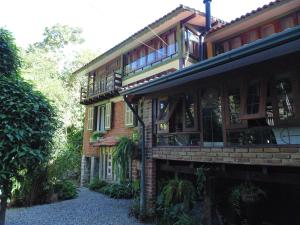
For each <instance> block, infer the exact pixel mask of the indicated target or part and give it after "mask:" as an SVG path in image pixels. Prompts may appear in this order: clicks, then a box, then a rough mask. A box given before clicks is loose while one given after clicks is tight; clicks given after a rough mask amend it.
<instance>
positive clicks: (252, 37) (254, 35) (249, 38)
mask: <svg viewBox="0 0 300 225" xmlns="http://www.w3.org/2000/svg"><path fill="white" fill-rule="evenodd" d="M258 38H259V36H258V31H257V30H252V31H249V32H248V33H247V34H246V42H247V43H251V42H253V41H256V40H257V39H258Z"/></svg>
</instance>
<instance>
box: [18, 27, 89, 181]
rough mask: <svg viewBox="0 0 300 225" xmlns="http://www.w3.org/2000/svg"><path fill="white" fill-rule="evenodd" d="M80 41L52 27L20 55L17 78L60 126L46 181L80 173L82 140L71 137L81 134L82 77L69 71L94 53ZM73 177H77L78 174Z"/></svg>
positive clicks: (75, 33)
mask: <svg viewBox="0 0 300 225" xmlns="http://www.w3.org/2000/svg"><path fill="white" fill-rule="evenodd" d="M83 41H84V40H83V38H82V37H81V30H80V29H79V28H76V27H70V26H67V25H60V24H56V25H54V26H51V27H46V28H45V30H44V33H43V38H42V39H41V41H39V42H36V43H33V44H32V45H30V46H29V47H28V48H27V49H26V50H24V51H23V52H22V61H23V67H22V70H21V76H22V77H23V78H24V79H25V80H27V81H28V82H30V83H32V84H33V85H34V86H35V88H36V89H37V90H39V91H40V92H42V93H43V94H44V95H45V96H46V97H47V98H48V99H50V100H51V101H52V102H53V104H54V105H55V107H56V109H57V116H58V119H59V121H60V122H61V124H62V126H61V127H60V128H59V129H58V130H57V131H56V134H55V137H54V149H55V151H54V152H53V153H52V155H53V158H52V160H51V162H50V163H49V170H48V173H49V177H50V180H51V178H57V177H59V178H61V176H63V177H65V175H66V174H74V173H73V172H74V171H79V170H80V156H81V155H80V154H81V144H82V143H81V142H82V139H81V141H80V144H78V142H76V141H74V139H73V138H72V135H74V136H77V135H82V127H83V113H84V111H83V110H84V108H83V107H82V106H81V105H80V104H79V98H80V86H81V85H82V83H83V80H84V79H86V77H79V76H76V75H73V74H72V72H74V71H75V70H76V69H78V68H80V67H81V66H83V65H84V64H85V63H87V62H89V61H90V60H91V59H93V58H95V53H93V52H92V51H90V50H82V49H81V48H80V44H81V43H82V42H83ZM74 49H75V50H74ZM73 143H74V144H75V143H76V145H77V147H75V146H73ZM78 156H79V157H78ZM66 159H68V160H66ZM60 168H62V170H60ZM75 174H78V178H79V173H75ZM72 178H73V177H72Z"/></svg>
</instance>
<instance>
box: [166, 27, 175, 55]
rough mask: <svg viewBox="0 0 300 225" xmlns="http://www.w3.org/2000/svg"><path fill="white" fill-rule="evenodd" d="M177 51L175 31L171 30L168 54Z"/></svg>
mask: <svg viewBox="0 0 300 225" xmlns="http://www.w3.org/2000/svg"><path fill="white" fill-rule="evenodd" d="M175 52H176V39H175V32H171V33H169V34H168V47H167V55H168V56H171V55H173V54H175Z"/></svg>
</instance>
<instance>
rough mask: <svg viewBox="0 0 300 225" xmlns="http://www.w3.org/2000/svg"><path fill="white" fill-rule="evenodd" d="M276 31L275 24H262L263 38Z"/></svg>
mask: <svg viewBox="0 0 300 225" xmlns="http://www.w3.org/2000/svg"><path fill="white" fill-rule="evenodd" d="M274 33H275V27H274V25H273V24H268V25H265V26H262V28H261V36H262V37H263V38H264V37H268V36H270V35H272V34H274Z"/></svg>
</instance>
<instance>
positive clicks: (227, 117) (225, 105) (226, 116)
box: [223, 81, 248, 129]
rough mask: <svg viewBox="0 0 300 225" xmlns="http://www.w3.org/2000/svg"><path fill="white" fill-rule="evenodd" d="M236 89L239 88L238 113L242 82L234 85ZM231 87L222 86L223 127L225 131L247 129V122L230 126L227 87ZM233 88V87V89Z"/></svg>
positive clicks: (243, 121) (227, 85) (242, 121)
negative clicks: (224, 126)
mask: <svg viewBox="0 0 300 225" xmlns="http://www.w3.org/2000/svg"><path fill="white" fill-rule="evenodd" d="M234 85H235V86H236V87H238V88H239V90H240V111H242V88H241V86H242V81H238V82H237V83H235V84H234ZM230 86H231V87H232V86H233V85H231V84H228V83H226V84H225V85H224V87H223V88H224V92H223V102H224V105H223V109H224V119H225V125H226V129H240V128H247V127H248V122H247V120H241V123H240V124H232V123H230V109H229V99H228V97H229V89H230V88H229V87H230ZM235 86H234V87H235Z"/></svg>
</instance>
